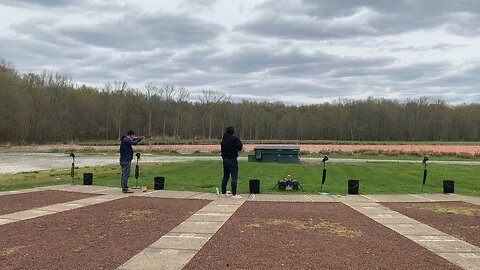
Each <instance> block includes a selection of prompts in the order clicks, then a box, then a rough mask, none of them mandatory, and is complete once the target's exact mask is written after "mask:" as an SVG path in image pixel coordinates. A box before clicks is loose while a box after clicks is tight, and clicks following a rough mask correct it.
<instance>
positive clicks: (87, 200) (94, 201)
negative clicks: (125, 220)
mask: <svg viewBox="0 0 480 270" xmlns="http://www.w3.org/2000/svg"><path fill="white" fill-rule="evenodd" d="M127 196H128V195H102V196H97V197H91V198H85V199H81V200H76V201H72V202H71V203H75V204H83V205H92V204H97V203H102V202H108V201H113V200H116V199H120V198H125V197H127Z"/></svg>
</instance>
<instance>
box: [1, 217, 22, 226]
mask: <svg viewBox="0 0 480 270" xmlns="http://www.w3.org/2000/svg"><path fill="white" fill-rule="evenodd" d="M15 221H18V220H16V219H6V218H0V225H5V224H8V223H12V222H15Z"/></svg>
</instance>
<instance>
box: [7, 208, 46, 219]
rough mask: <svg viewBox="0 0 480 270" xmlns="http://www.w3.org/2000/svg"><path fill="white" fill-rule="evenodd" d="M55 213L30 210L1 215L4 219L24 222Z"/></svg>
mask: <svg viewBox="0 0 480 270" xmlns="http://www.w3.org/2000/svg"><path fill="white" fill-rule="evenodd" d="M54 213H55V212H52V211H43V210H36V209H30V210H26V211H21V212H16V213H12V214H8V215H3V216H2V218H6V219H17V220H25V219H31V218H36V217H42V216H46V215H50V214H54Z"/></svg>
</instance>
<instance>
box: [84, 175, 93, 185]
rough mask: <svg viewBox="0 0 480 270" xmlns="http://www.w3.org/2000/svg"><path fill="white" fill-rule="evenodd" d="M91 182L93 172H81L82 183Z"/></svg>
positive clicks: (87, 183)
mask: <svg viewBox="0 0 480 270" xmlns="http://www.w3.org/2000/svg"><path fill="white" fill-rule="evenodd" d="M92 183H93V173H83V184H84V185H92Z"/></svg>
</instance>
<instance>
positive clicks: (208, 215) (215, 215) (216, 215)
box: [188, 212, 231, 222]
mask: <svg viewBox="0 0 480 270" xmlns="http://www.w3.org/2000/svg"><path fill="white" fill-rule="evenodd" d="M230 216H231V213H220V212H197V213H195V214H193V215H192V216H190V217H189V218H188V221H212V222H226V221H227V220H228V219H229V218H230Z"/></svg>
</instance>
